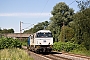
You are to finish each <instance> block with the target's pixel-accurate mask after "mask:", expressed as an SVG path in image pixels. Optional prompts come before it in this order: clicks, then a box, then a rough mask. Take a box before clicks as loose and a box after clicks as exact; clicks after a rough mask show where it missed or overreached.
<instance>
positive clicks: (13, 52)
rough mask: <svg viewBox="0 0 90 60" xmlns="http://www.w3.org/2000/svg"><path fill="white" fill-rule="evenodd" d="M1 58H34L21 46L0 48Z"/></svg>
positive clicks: (6, 59)
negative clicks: (20, 47)
mask: <svg viewBox="0 0 90 60" xmlns="http://www.w3.org/2000/svg"><path fill="white" fill-rule="evenodd" d="M0 55H1V56H0V58H1V59H0V60H33V58H31V57H30V56H29V55H28V54H27V52H25V51H24V50H21V49H19V48H12V49H2V50H0Z"/></svg>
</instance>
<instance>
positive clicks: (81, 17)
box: [73, 8, 90, 49]
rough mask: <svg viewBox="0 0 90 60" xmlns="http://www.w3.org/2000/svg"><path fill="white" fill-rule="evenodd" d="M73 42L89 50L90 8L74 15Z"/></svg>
mask: <svg viewBox="0 0 90 60" xmlns="http://www.w3.org/2000/svg"><path fill="white" fill-rule="evenodd" d="M73 19H74V21H73V22H74V24H73V25H74V27H73V28H74V31H75V42H76V43H78V44H82V45H84V46H85V47H86V48H87V49H90V8H88V9H85V10H83V11H82V12H78V13H76V14H75V15H74V18H73Z"/></svg>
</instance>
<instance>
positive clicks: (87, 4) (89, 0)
mask: <svg viewBox="0 0 90 60" xmlns="http://www.w3.org/2000/svg"><path fill="white" fill-rule="evenodd" d="M76 2H77V3H78V7H79V8H80V10H81V11H82V10H85V9H87V8H90V0H82V1H76Z"/></svg>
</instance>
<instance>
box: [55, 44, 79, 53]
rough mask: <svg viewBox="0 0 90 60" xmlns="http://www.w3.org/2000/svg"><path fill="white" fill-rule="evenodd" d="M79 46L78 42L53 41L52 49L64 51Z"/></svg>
mask: <svg viewBox="0 0 90 60" xmlns="http://www.w3.org/2000/svg"><path fill="white" fill-rule="evenodd" d="M78 47H79V45H78V44H74V43H70V42H55V43H54V45H53V49H54V50H56V51H62V50H63V51H66V52H69V51H71V50H74V49H77V48H78Z"/></svg>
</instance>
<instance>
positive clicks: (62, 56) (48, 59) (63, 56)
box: [22, 47, 90, 60]
mask: <svg viewBox="0 0 90 60" xmlns="http://www.w3.org/2000/svg"><path fill="white" fill-rule="evenodd" d="M22 48H23V49H25V50H27V48H26V47H22ZM27 52H28V53H29V55H32V54H34V55H36V56H38V57H40V60H90V57H87V56H82V55H76V54H69V53H60V52H59V53H58V52H51V53H50V54H36V53H34V52H31V51H27ZM33 58H35V56H34V57H33ZM41 58H42V59H41ZM34 60H37V59H34ZM38 60H39V59H38Z"/></svg>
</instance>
